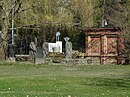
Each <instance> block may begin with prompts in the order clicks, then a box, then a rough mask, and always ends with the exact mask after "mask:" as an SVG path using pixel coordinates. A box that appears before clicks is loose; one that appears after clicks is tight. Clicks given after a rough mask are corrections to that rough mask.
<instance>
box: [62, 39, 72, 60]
mask: <svg viewBox="0 0 130 97" xmlns="http://www.w3.org/2000/svg"><path fill="white" fill-rule="evenodd" d="M69 39H70V38H69V37H65V38H64V40H65V42H66V44H65V50H66V55H65V57H66V59H72V43H71V42H68V41H69Z"/></svg>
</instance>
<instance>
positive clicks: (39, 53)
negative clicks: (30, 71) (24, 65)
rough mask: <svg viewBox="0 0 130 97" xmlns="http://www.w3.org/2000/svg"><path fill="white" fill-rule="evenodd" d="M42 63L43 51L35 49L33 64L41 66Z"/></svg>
mask: <svg viewBox="0 0 130 97" xmlns="http://www.w3.org/2000/svg"><path fill="white" fill-rule="evenodd" d="M42 63H44V58H43V49H42V47H37V48H36V57H35V64H42Z"/></svg>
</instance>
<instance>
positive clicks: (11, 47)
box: [8, 44, 15, 62]
mask: <svg viewBox="0 0 130 97" xmlns="http://www.w3.org/2000/svg"><path fill="white" fill-rule="evenodd" d="M8 56H9V61H11V62H15V45H13V44H9V45H8Z"/></svg>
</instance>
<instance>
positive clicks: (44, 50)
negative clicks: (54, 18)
mask: <svg viewBox="0 0 130 97" xmlns="http://www.w3.org/2000/svg"><path fill="white" fill-rule="evenodd" d="M42 48H43V57H44V58H46V57H48V54H49V51H48V43H47V42H44V43H43V45H42Z"/></svg>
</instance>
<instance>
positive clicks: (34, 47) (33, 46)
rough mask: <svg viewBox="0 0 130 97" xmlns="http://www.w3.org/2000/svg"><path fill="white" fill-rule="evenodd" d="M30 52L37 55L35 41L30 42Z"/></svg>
mask: <svg viewBox="0 0 130 97" xmlns="http://www.w3.org/2000/svg"><path fill="white" fill-rule="evenodd" d="M29 54H30V55H31V56H33V57H35V56H36V45H35V43H34V42H31V43H30V51H29Z"/></svg>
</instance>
